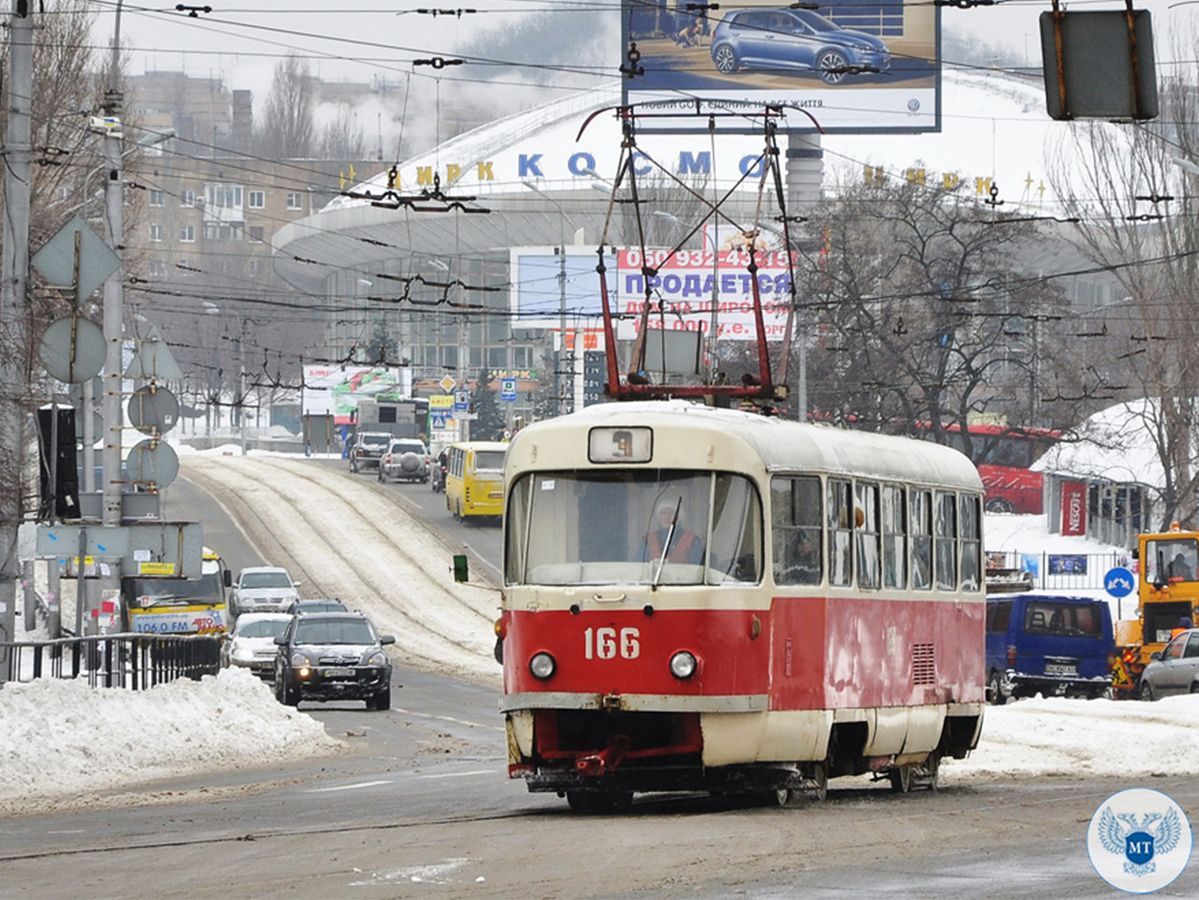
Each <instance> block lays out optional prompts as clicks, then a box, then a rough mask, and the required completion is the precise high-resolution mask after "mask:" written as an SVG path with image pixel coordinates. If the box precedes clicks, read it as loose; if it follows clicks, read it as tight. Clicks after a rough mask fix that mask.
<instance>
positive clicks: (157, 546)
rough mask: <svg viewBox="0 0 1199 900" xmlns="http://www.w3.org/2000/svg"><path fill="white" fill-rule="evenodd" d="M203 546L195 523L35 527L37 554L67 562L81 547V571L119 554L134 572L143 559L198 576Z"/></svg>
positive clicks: (183, 574) (201, 532)
mask: <svg viewBox="0 0 1199 900" xmlns="http://www.w3.org/2000/svg"><path fill="white" fill-rule="evenodd" d="M163 446H165V445H163ZM81 539H82V541H81ZM81 543H82V545H83V546H82V547H81V546H80V544H81ZM203 548H204V526H203V525H200V524H199V523H196V522H135V523H130V524H128V525H120V526H115V527H101V526H99V525H39V526H38V530H37V555H38V556H40V557H50V558H54V559H58V560H59V561H60V562H62V564H64V565H67V563H65V562H63V561H66V560H77V559H78V557H79V556H80V555H81V554H80V550H81V549H82V556H83V557H84V566H85V570H86V567H87V565H88V564H89V563H91V564H92V565H94V560H96V559H99V558H102V557H113V556H119V557H122V558H123V561H124V562H123V564H124V567H125V571H126V572H136V571H137V570H138V566H140V565H144V564H145V563H147V562H163V563H168V562H169V563H171V564H172V565H173V567H174V569H175V571H176V572H177V573H179V575H180V576H181V577H183V578H199V577H200V574H201V573H200V568H201V565H202V563H201V552H202V551H203ZM145 551H148V552H145ZM147 556H148V557H149V558H148V559H147ZM89 557H90V559H89ZM71 564H72V565H73V564H74V563H71Z"/></svg>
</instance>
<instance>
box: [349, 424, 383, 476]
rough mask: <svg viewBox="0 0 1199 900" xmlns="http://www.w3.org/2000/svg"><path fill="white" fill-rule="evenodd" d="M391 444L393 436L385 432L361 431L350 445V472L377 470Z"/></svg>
mask: <svg viewBox="0 0 1199 900" xmlns="http://www.w3.org/2000/svg"><path fill="white" fill-rule="evenodd" d="M390 443H391V435H390V434H388V433H387V432H385V431H360V432H358V433H357V434H356V435H354V442H353V443H352V444H350V471H351V472H357V471H358V470H359V469H377V468H378V467H379V460H380V459H381V458H382V457H383V454H384V453H385V452H386V451H387V445H388V444H390Z"/></svg>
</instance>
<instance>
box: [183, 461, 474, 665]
mask: <svg viewBox="0 0 1199 900" xmlns="http://www.w3.org/2000/svg"><path fill="white" fill-rule="evenodd" d="M254 462H255V465H256V466H257V465H260V464H262V463H265V464H266V466H267V467H268V468H272V469H276V470H278V471H279V472H280V473H281V474H284V475H286V476H287V477H289V478H293V479H296V480H297V481H300V482H303V483H304V484H305V485H306V489H308V490H312V491H313V492H314V493H316V492H319V493H318V494H317V496H319V497H320V501H319V506H320V507H321V508H322V509H324V510H325V513H324V516H317V515H314V514H313V513H311V512H310V511H308V510H307V509H305V508H304V506H305V504H302V503H301V502H300V500H301V498H300V497H299V496H298V495H296V494H295V493H292V492H289V491H288V490H287V487H286V485H280V484H278V483H276V482H277V481H279V479H271V478H254V477H253V476H252V474H250V473H245V472H239V471H236V470H235V469H234V467H233V466H231V465H229V464H228V463H222V464H221V465H219V466H202V467H197V466H194V465H190V466H188V467H187V471H186V473H185V474H186V476H187V477H189V478H190V477H192V476H193V475H194V476H197V481H198V482H200V484H201V486H202V487H203V488H204V489H205V490H207V491H208V492H209V494H210V495H212V496H213V497H214V499H217V500H218V501H220V502H222V505H224V506H225V508H226V509H229V510H230V512H233V513H234V516H235V521H238V520H241V519H242V518H243V517H245V518H250V519H252V520H253V522H254V523H255V527H254V528H253V529H252V530H255V531H261V533H263V534H265V535H268V536H269V543H273V544H274V545H275V546H276V548H277V549H278V550H279V551H280V555H281V556H282V557H284V558H285V559H287V560H290V561H291V562H292V563H293V565H294V566H295V569H296V570H297V571H299V572H302V573H303V574H304V576H305V578H306V579H307V582H306V583H308V584H312V585H313V586H314V587H316V588H317V589H318V590H319V591H320V592H321V593H322V594H323V595H325V596H330V597H333V596H344V597H348V598H361V599H362V600H363V601H368V600H369V601H373V605H377V606H379V607H382V608H384V609H385V610H386V611H387V612H388V613H389V614H392V615H394V616H395V618H396V621H397V624H402V625H403V626H404V627H402V628H398V629H396V630H397V631H398V632H399V633H398V634H397V643H398V644H399V649H400V650H401V652H402V654H403V655H404V657H405V662H409V663H411V664H412V665H413V666H414V667H416V668H419V669H424V670H426V671H434V672H446V671H449V672H451V673H453V674H456V675H459V676H463V677H467V678H470V679H471V680H475V681H479V680H480V679H481V675H482V673H483V672H484V671H485V665H487V664H489V663H490V655H489V654H487V653H486V652H485V651H484V650H483V649H482V648H481V646H480V645H479V644H475V645H471V644H470V643H468V642H467V641H464V640H462V639H461V637H460V636H457V635H454V634H452V633H449V632H448V631H447V630H444V629H438V628H437V627H435V624H434V623H436V622H437V621H438V620H439V616H438V613H439V612H442V613H444V609H443V608H440V607H438V605H437V603H436V602H435V601H434V602H430V601H426V600H424V599H423V597H424V596H425V595H432V596H439V595H440V596H445V597H449V598H451V599H452V601H453V602H454V603H455V608H456V609H457V611H459V612H467V613H469V614H470V617H471V619H472V621H474V622H476V623H477V624H478V627H479V631H480V633H481V634H489V632H490V628H489V627H488V626H489V625H490V621H489V619H488V618H487V617H486V616H485V615H484V614H483V613H482V612H481V611H480V610H478V609H475V608H473V607H471V606H470V605H469V604H468V603H465V602H462V601H461V600H460V599H459V598H457V597H454V595H453V594H451V593H449V592H447V591H446V590H445V589H444V588H443V587H441V586H440V585H437V584H436V583H435V582H434V581H433V580H432V579H431V578H430V577H429V575H428V573H427V569H428V561H427V560H424V561H422V560H418V559H415V558H414V557H412V556H411V555H410V554H408V553H406V552H404V550H403V549H402V547H401V546H400V545H398V544H397V543H396V542H395V541H394V540H393V539H392V535H391V534H389V533H388V532H387V531H385V530H383V529H382V528H380V527H379V526H378V525H377V524H376V523H375V522H374V521H372V520H371V518H370V517H369V516H367V515H363V514H361V513H360V512H359V511H358V510H357V508H356V507H355V506H353V505H352V504H351V503H350V502H349V501H347V500H346V498H344V497H341V496H339V495H338V494H337V493H336V492H335V491H333V490H332V489H330V488H329V487H328V486H327V485H325V484H322V483H321V482H320V481H319V480H317V479H315V478H311V477H308V476H307V475H305V474H303V473H302V472H297V471H295V470H294V469H293V467H291V466H282V465H277V464H271V463H270V462H267V461H265V460H255V461H254ZM264 493H265V494H267V495H268V496H267V497H265V498H263V499H264V500H265V501H267V502H265V503H263V504H261V505H260V506H256V505H255V504H253V503H250V502H249V501H248V500H247V499H246V497H247V496H252V495H254V494H258V495H260V496H261V495H262V494H264ZM307 499H308V500H309V503H310V504H311V501H312V496H311V495H310V496H309V497H308V498H307ZM380 502H382V501H380ZM260 509H286V511H287V514H286V516H285V517H284V516H283V514H282V513H278V514H276V515H275V516H271V515H269V514H265V515H264V514H263V513H262V512H261V511H260ZM239 513H240V515H238V514H239ZM338 515H340V516H341V524H342V525H343V526H345V527H344V528H343V529H341V531H342V532H343V533H342V534H341V540H337V539H331V537H330V535H331V534H336V533H338V531H339V529H337V528H336V527H333V525H332V524H331V522H330V521H328V519H330V518H332V519H334V520H336V519H337V517H338ZM281 518H286V520H287V525H286V526H284V525H283V523H282V522H281V521H279V520H280V519H281ZM323 519H324V520H323ZM351 522H352V523H353V524H355V525H358V526H365V528H366V529H367V530H368V533H370V534H371V535H373V537H374V539H375V540H376V541H379V542H382V546H385V547H386V548H387V552H389V553H394V554H396V556H398V557H400V558H401V560H402V561H403V562H404V563H406V566H405V567H406V568H408V569H409V570H410V571H411V573H412V574H413V575H414V577H415V578H416V582H415V583H413V582H412V581H409V582H408V583H405V584H403V585H402V586H401V585H397V584H395V583H394V582H392V583H388V582H386V581H382V580H381V579H383V578H386V575H387V573H386V572H384V571H381V569H382V568H383V567H382V566H367V565H364V564H363V563H362V561H361V560H360V559H358V558H356V554H355V552H353V551H346V550H345V549H343V547H341V546H340V544H341V543H343V541H344V540H345V539H346V534H345V532H346V531H348V530H350V529H349V523H351ZM297 525H299V526H300V527H299V528H297ZM296 532H300V533H298V534H297V533H296ZM297 544H301V545H302V544H308V545H312V546H314V547H315V548H317V549H318V551H319V554H320V556H322V557H323V558H325V559H327V560H332V561H333V562H334V564H335V565H334V566H333V567H334V568H337V569H339V570H341V571H344V572H345V573H347V574H348V575H350V576H351V577H350V578H349V579H340V580H336V581H335V580H334V579H331V578H329V577H326V576H325V575H323V574H317V573H316V572H315V571H314V570H316V569H317V568H318V567H317V566H316V565H314V564H313V563H312V562H310V561H305V556H306V554H304V553H303V552H302V550H301V548H300V547H297V546H296V545H297ZM362 552H364V551H363V550H362V548H359V549H358V553H359V554H361V553H362ZM309 555H310V554H309ZM347 582H348V583H347ZM355 582H356V583H357V584H356V585H355ZM397 588H399V589H401V590H403V591H404V593H405V596H406V597H407V598H408V599H409V600H412V599H415V600H416V601H417V604H418V605H417V606H416V607H415V608H414V607H412V606H410V605H408V604H406V603H403V602H396V601H395V599H394V594H395V592H396V589H397ZM306 593H311V592H306ZM447 651H448V652H447Z"/></svg>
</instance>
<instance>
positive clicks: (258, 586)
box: [233, 566, 300, 616]
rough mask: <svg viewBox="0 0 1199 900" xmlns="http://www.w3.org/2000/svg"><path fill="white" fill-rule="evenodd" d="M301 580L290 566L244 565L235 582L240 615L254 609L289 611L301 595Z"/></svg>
mask: <svg viewBox="0 0 1199 900" xmlns="http://www.w3.org/2000/svg"><path fill="white" fill-rule="evenodd" d="M299 587H300V582H298V581H292V580H291V576H290V575H288V574H287V569H283V568H280V567H278V566H252V567H250V568H248V569H242V570H241V574H240V575H238V576H237V583H236V584H234V585H233V609H234V612H235V613H236V615H239V616H240V615H242V614H243V613H252V612H287V610H288V608H289V607H290V606H291V605H292V604H293V603H295V602H296V601H297V600H299V599H300V592H299V590H298V589H299Z"/></svg>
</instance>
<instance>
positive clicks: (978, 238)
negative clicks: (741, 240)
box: [800, 182, 1065, 458]
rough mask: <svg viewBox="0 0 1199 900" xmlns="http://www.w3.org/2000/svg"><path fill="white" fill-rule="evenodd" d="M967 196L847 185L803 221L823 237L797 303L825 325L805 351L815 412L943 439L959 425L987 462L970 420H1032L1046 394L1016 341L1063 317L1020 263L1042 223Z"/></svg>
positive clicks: (1052, 293)
mask: <svg viewBox="0 0 1199 900" xmlns="http://www.w3.org/2000/svg"><path fill="white" fill-rule="evenodd" d="M961 193H964V192H959V191H956V190H943V189H941V188H940V187H936V188H934V187H932V186H925V185H923V184H915V183H911V182H902V183H885V184H881V185H866V184H859V185H854V186H852V187H848V188H845V189H843V191H841V192H840V193H839V195H838V197H837V199H835V200H833V201H831V202H828V203H826V204H825V205H824V206H822V207H821V208H819V209H817V210H816V211H815V212H814V214H813V216H812V221H811V222H810V223H809V231H810V233H811V234H812V235H815V236H817V237H816V240H815V241H813V242H810V243H809V244H808V247H807V249H806V250H805V251H804V255H805V256H806V264H805V265H804V267H803V272H802V273H801V276H800V277H801V279H802V281H801V283H802V284H803V291H802V293H801V297H802V299H801V303H803V304H804V305H806V306H807V307H808V309H807V311H808V313H809V316H808V318H809V319H812V320H815V322H816V323H817V330H818V334H819V338H818V341H817V344H816V348H815V350H814V351H813V353H812V354H811V355H810V356H809V371H810V378H809V392H810V397H811V401H812V402H811V405H812V406H813V407H814V408H815V409H816V410H817V411H818V414H822V415H823V416H824V417H827V418H831V419H833V420H834V421H841V422H844V423H847V424H850V423H852V424H853V425H854V427H859V428H867V429H870V430H878V431H894V432H901V433H913V434H921V435H924V436H928V437H931V438H932V439H933V440H936V441H938V442H940V443H946V442H948V441H949V440H950V436H951V434H953V435H956V437H955V442H959V441H960V443H961V445H962V449H963V450H964V451H965V452H966V453H967V454H968V455H970V456H971V457H972V458H979V457H981V456H983V455H984V454H985V452H986V448H985V447H981V446H974V445H973V443H974V442H973V441H972V438H971V436H970V435H969V433H968V432H967V431H966V427H965V426H967V425H968V424H969V422H970V419H971V418H972V417H974V416H977V415H979V414H986V413H990V414H994V413H1003V414H1005V415H1007V416H1009V417H1012V418H1015V419H1016V420H1017V421H1018V422H1020V423H1021V424H1034V422H1032V421H1031V419H1032V416H1033V414H1034V412H1033V410H1032V409H1029V408H1028V407H1029V405H1030V404H1029V402H1028V401H1029V399H1030V393H1033V394H1035V393H1038V392H1037V391H1032V392H1030V391H1028V390H1027V389H1026V388H1025V385H1027V383H1028V379H1029V374H1030V373H1029V364H1030V361H1031V360H1030V356H1031V354H1030V353H1028V352H1027V351H1026V350H1025V351H1024V352H1022V348H1021V345H1025V346H1026V342H1027V340H1028V339H1029V337H1030V335H1031V330H1030V326H1033V325H1036V324H1037V323H1038V322H1043V321H1051V320H1054V319H1056V318H1060V317H1061V315H1062V312H1063V300H1062V297H1061V293H1060V291H1059V290H1058V289H1057V288H1056V287H1054V286H1053V285H1052V284H1051V283H1050V282H1047V281H1045V280H1043V279H1038V278H1030V277H1028V276H1027V275H1026V274H1025V272H1024V269H1023V266H1022V265H1021V262H1020V255H1021V248H1022V247H1024V246H1027V245H1028V244H1029V243H1030V242H1032V241H1035V240H1036V239H1037V236H1038V232H1037V228H1036V223H1032V222H1028V221H1010V222H1005V221H1002V219H999V218H998V217H996V216H994V215H993V214H992V213H991V212H990V211H987V210H984V209H983V208H982V207H980V206H979V205H976V204H975V203H973V202H971V201H970V200H968V199H966V198H965V197H963V196H961V195H960V194H961ZM1043 349H1044V348H1042V350H1043ZM1063 377H1065V376H1064V375H1063ZM1049 380H1052V375H1051V376H1050V378H1049ZM1033 399H1035V398H1033Z"/></svg>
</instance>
